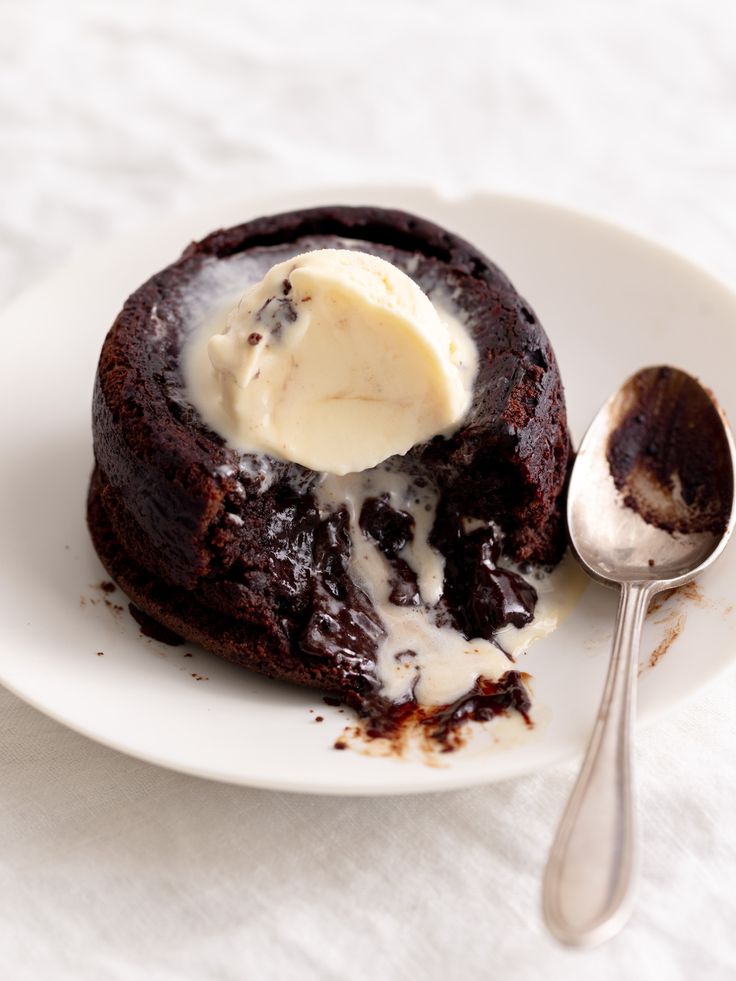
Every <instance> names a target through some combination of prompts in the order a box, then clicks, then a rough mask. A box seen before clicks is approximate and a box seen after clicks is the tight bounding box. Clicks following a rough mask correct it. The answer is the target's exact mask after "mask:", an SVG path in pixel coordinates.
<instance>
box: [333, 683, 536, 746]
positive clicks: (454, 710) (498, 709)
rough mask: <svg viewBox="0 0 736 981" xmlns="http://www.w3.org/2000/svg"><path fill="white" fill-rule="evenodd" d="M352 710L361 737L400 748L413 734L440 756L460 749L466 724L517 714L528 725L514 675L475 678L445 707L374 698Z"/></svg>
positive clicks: (527, 704)
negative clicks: (360, 722) (360, 721)
mask: <svg viewBox="0 0 736 981" xmlns="http://www.w3.org/2000/svg"><path fill="white" fill-rule="evenodd" d="M353 707H354V708H357V710H358V713H359V714H360V715H361V716H362V717H363V726H362V728H361V729H360V734H361V736H363V737H365V738H367V739H369V740H371V739H386V740H388V741H389V742H393V743H396V744H397V745H400V744H401V743H402V741H403V739H404V737H405V736H406V735H408V734H410V733H411V732H416V733H418V735H420V737H422V738H423V739H424V740H425V742H428V743H429V744H430V745H431V746H432V747H434V748H435V749H439V750H440V751H441V752H443V753H449V752H452V751H454V750H456V749H459V748H460V746H461V745H462V744H463V739H462V735H461V730H462V729H463V727H464V725H465V724H466V723H467V722H471V721H473V722H487V721H489V720H490V719H493V718H495V717H496V716H498V715H505V714H507V713H508V712H510V711H517V712H519V713H520V714H521V715H522V716H523V717H524V720H525V722H526V723H527V725H531V720H530V718H529V712H530V710H531V701H530V699H529V693H528V692H527V689H526V687H525V685H524V681H523V676H522V675H521V674H520V673H519V672H518V671H507V672H506V674H504V675H503V676H502V677H501V678H499V680H498V681H490V680H489V679H488V678H478V679H477V680H476V682H475V684H474V685H473V687H472V688H471V689H470V690H469V691H468V692H466V693H465V694H464V695H461V696H460V698H457V699H455V701H453V702H450V703H448V704H447V705H439V706H433V707H429V708H428V707H426V706H422V705H418V704H417V703H416V701H415V700H414V699H413V698H408V699H406V700H405V701H403V702H398V703H397V702H388V701H387V700H386V699H380V698H376V699H372V700H370V701H366V702H363V703H362V704H358V705H354V706H353ZM340 742H342V740H340ZM335 748H338V749H343V748H344V746H337V745H336V747H335Z"/></svg>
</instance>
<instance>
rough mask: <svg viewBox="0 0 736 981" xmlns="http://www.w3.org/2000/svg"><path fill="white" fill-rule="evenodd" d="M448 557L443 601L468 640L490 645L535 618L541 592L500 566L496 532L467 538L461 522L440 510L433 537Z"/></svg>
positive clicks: (455, 514)
mask: <svg viewBox="0 0 736 981" xmlns="http://www.w3.org/2000/svg"><path fill="white" fill-rule="evenodd" d="M433 541H434V544H435V545H436V546H437V547H438V548H439V549H440V551H441V552H442V553H443V554H444V556H445V560H446V565H445V597H446V600H447V604H448V606H449V608H450V610H451V611H452V613H453V615H454V617H455V619H456V621H457V623H458V625H459V626H460V628H461V629H462V631H463V633H464V634H465V636H466V637H469V638H471V637H483V638H485V639H486V640H491V639H492V638H493V636H494V634H495V633H497V632H498V631H499V630H500V629H501V628H502V627H505V626H507V625H508V624H513V626H515V627H523V626H524V625H525V624H527V623H530V622H531V620H532V619H533V617H534V608H535V606H536V602H537V591H536V590H535V589H534V587H533V586H532V585H531V584H530V583H528V582H527V581H526V580H525V579H523V578H522V577H521V576H520V575H518V574H517V573H515V572H512V571H510V570H509V569H504V568H501V567H499V566H498V561H499V559H500V557H501V546H500V544H499V543H498V542H497V541H496V538H495V536H494V533H493V529H492V528H490V527H482V528H477V529H475V530H474V531H471V532H470V533H465V531H464V522H463V518H462V517H461V516H460V515H459V514H458V512H457V510H455V509H453V508H448V507H446V508H444V509H442V511H441V513H440V515H439V516H438V520H437V522H436V524H435V530H434V532H433Z"/></svg>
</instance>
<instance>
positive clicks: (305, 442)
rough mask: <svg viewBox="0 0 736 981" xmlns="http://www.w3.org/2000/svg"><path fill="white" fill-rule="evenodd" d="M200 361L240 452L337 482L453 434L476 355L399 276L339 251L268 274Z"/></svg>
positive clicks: (211, 400) (458, 329)
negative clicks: (292, 465)
mask: <svg viewBox="0 0 736 981" xmlns="http://www.w3.org/2000/svg"><path fill="white" fill-rule="evenodd" d="M208 353H209V360H210V362H211V365H210V366H208V368H209V370H210V371H211V372H213V373H214V379H210V381H211V382H213V383H212V384H210V385H209V387H207V386H205V389H206V392H209V395H206V393H205V396H203V398H204V399H205V401H206V403H207V404H206V405H204V406H203V405H202V404H200V405H199V406H198V407H199V408H200V411H202V412H203V415H204V416H205V418H206V420H207V421H208V423H209V424H210V425H212V426H213V427H214V428H215V429H217V430H218V431H219V432H220V433H221V434H222V435H223V436H224V437H225V438H226V439H227V440H228V441H229V442H230V443H231V444H232V445H234V446H236V447H237V448H239V449H241V450H243V451H245V452H263V453H268V454H271V455H272V456H276V457H279V458H281V459H285V460H290V461H293V462H295V463H300V464H302V465H303V466H305V467H309V468H310V469H312V470H318V471H323V472H326V473H331V474H340V475H341V474H346V473H352V472H355V471H360V470H365V469H367V468H369V467H373V466H375V465H376V464H378V463H380V462H381V461H383V460H385V459H386V458H387V457H390V456H393V455H394V454H403V453H406V452H407V450H409V449H410V448H411V447H412V446H414V445H415V444H416V443H420V442H423V441H425V440H427V439H429V438H431V437H432V436H435V435H437V434H440V433H449V432H451V431H453V430H454V429H455V428H457V426H458V424H459V423H460V421H461V420H462V418H463V416H464V415H465V413H466V412H467V409H468V406H469V404H470V397H471V391H472V382H473V377H474V374H475V368H476V358H477V355H476V351H475V346H474V344H473V342H472V340H471V339H470V337H469V336H468V334H467V332H465V330H464V328H463V327H462V326H461V325H460V324H459V323H458V322H457V321H452V318H442V317H441V316H440V314H439V313H438V310H437V309H436V308H435V307H434V306H433V304H432V302H431V301H430V300H429V298H428V297H427V296H426V294H425V293H423V292H422V290H421V289H420V288H419V287H418V286H417V285H416V284H415V283H414V282H413V280H411V279H410V278H409V276H407V275H406V274H405V273H403V272H402V271H401V270H400V269H398V268H396V267H395V266H394V265H392V264H391V263H390V262H387V261H386V260H385V259H380V258H378V257H376V256H373V255H368V254H366V253H363V252H357V251H353V250H348V249H321V250H316V251H313V252H306V253H304V254H303V255H298V256H295V257H294V258H292V259H289V260H287V261H286V262H282V263H279V264H278V265H275V266H273V267H272V268H271V269H270V270H269V271H268V273H267V274H266V276H265V277H264V278H263V279H262V280H261V282H259V283H257V284H256V285H255V286H253V287H252V288H251V289H249V290H248V291H247V292H246V293H245V294H244V295H243V296H242V298H241V299H240V301H239V303H238V304H237V306H236V307H235V308H234V309H233V310H232V311H231V313H230V315H229V316H228V318H227V322H226V327H225V330H224V331H223V332H222V333H219V334H215V335H214V336H213V337H211V338H210V340H209V343H208ZM199 401H200V403H201V402H202V398H200V399H199Z"/></svg>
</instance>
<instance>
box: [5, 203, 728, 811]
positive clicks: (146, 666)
mask: <svg viewBox="0 0 736 981" xmlns="http://www.w3.org/2000/svg"><path fill="white" fill-rule="evenodd" d="M335 202H338V203H355V204H368V203H370V204H384V205H388V206H395V207H402V208H405V209H407V210H410V211H415V212H417V213H419V214H422V215H425V216H427V217H429V218H432V219H434V220H436V221H438V222H439V223H440V224H443V225H445V226H447V227H448V228H450V229H452V230H454V231H456V232H459V233H460V234H461V235H463V236H465V237H467V238H468V239H470V241H472V242H474V243H475V244H477V245H478V246H479V247H480V248H481V249H483V250H484V251H485V252H487V254H488V255H489V256H490V257H491V258H493V259H494V260H495V261H497V262H498V263H499V265H500V266H501V267H502V268H503V269H504V270H505V271H506V272H507V273H508V274H509V275H510V277H511V279H512V281H513V282H514V284H515V285H516V287H517V289H518V290H519V291H520V292H521V293H522V294H523V295H524V296H525V297H526V298H527V299H528V300H529V301H530V302H531V304H532V305H533V307H534V308H535V309H536V311H537V313H538V314H539V316H540V318H541V320H542V323H543V324H544V325H545V328H546V330H547V332H548V334H549V336H550V338H551V340H552V343H553V345H554V348H555V350H556V352H557V356H558V359H559V362H560V365H561V369H562V374H563V378H564V381H565V385H566V391H567V402H568V409H569V414H570V420H571V426H572V430H573V435H574V437H575V439H576V440H578V439H579V438H580V436H581V434H582V432H583V430H584V428H585V426H586V425H587V423H588V422H589V421H590V419H591V418H592V416H593V414H594V412H595V411H596V409H597V408H598V406H599V404H600V403H601V402H602V401H603V400H604V399H605V398H606V397H607V396H608V394H609V393H610V392H612V391H613V390H614V388H616V387H617V386H618V384H619V383H620V382H621V380H622V379H623V378H624V377H625V376H627V375H628V374H630V373H631V372H632V371H633V370H635V369H637V368H639V367H641V366H643V365H646V364H655V363H662V362H669V363H672V364H675V365H679V366H681V367H683V368H685V369H687V370H688V371H690V372H692V373H694V374H695V375H697V376H699V377H700V378H701V380H702V381H704V382H705V383H706V384H707V385H709V386H710V387H711V388H712V389H713V390H714V391H715V392H716V393H717V396H718V398H719V399H720V401H721V403H722V404H723V406H724V408H725V409H726V411H727V413H728V414H729V415H730V417H731V418H732V419H735V418H736V389H735V388H734V386H733V379H732V374H733V366H734V364H736V330H734V326H735V325H736V297H735V296H734V295H733V294H731V293H730V292H729V291H727V290H726V289H725V288H724V287H723V286H721V285H720V284H719V283H717V282H716V281H714V280H713V279H712V278H710V277H709V276H708V275H706V274H705V273H703V272H701V271H700V270H699V269H697V268H695V267H693V266H692V265H690V264H688V263H687V262H685V261H684V260H683V259H681V258H679V257H677V256H675V255H672V254H671V253H669V252H667V251H665V250H663V249H662V248H659V247H657V246H655V245H652V244H650V243H648V242H646V241H643V240H642V239H640V238H637V237H635V236H633V235H631V234H629V233H627V232H624V231H621V230H619V229H617V228H615V227H612V226H610V225H608V224H604V223H602V222H600V221H597V220H595V219H592V218H590V217H586V216H583V215H580V214H577V213H573V212H570V211H566V210H561V209H559V208H555V207H551V206H548V205H544V204H539V203H534V202H531V201H525V200H519V199H513V198H508V197H500V196H493V195H485V194H484V195H476V196H473V197H471V198H464V199H462V200H450V199H447V198H443V197H441V196H440V195H438V194H435V193H434V192H430V191H423V190H418V189H402V188H383V187H373V188H348V189H346V188H330V189H324V190H320V191H313V192H310V193H300V194H288V195H282V196H280V197H270V198H259V199H256V198H251V199H249V200H246V201H242V200H235V199H233V200H232V201H231V202H229V203H228V205H227V206H226V207H224V206H222V205H217V206H212V207H210V208H207V209H204V210H202V211H201V212H199V213H198V214H195V215H193V216H192V217H190V218H188V219H177V220H176V221H171V222H169V223H167V224H166V225H165V226H163V227H161V228H159V229H154V230H152V231H148V232H146V233H145V234H141V235H138V236H135V237H132V238H129V239H128V240H126V241H124V242H120V243H116V244H113V245H111V246H109V247H106V248H103V249H100V250H97V251H96V252H95V253H94V254H92V255H88V256H86V257H85V258H84V259H83V260H80V261H77V262H75V263H74V264H72V265H71V266H70V267H67V268H66V269H64V270H63V271H62V272H60V273H58V274H57V275H56V276H54V277H52V278H51V279H49V280H47V281H46V282H44V283H43V284H42V285H40V286H39V287H37V288H36V289H34V290H32V291H31V292H30V293H28V294H26V295H25V296H23V297H22V298H21V299H20V300H18V301H17V302H16V303H15V304H14V305H13V306H12V307H11V308H10V309H9V310H7V311H6V312H5V314H4V315H3V316H2V318H0V331H1V332H2V335H1V336H2V351H3V357H2V361H1V362H0V406H1V408H0V431H1V432H2V444H1V445H2V454H3V455H2V466H3V480H2V504H1V507H0V529H1V531H0V541H2V556H1V558H0V567H1V568H2V576H3V587H2V590H0V618H1V619H0V622H1V623H2V633H1V635H0V681H1V682H2V683H3V684H5V685H7V687H8V688H10V689H11V690H12V691H14V692H16V694H18V695H19V696H20V697H21V698H23V699H25V700H26V701H28V702H30V703H31V704H32V705H35V706H36V707H37V708H39V709H40V710H41V711H43V712H46V713H47V714H48V715H50V716H52V717H54V718H56V719H58V720H60V721H61V722H64V723H66V724H67V725H69V726H71V727H72V728H74V729H76V730H78V731H79V732H82V733H85V734H86V735H88V736H90V737H92V738H93V739H97V740H99V741H100V742H102V743H105V744H107V745H109V746H112V747H115V748H116V749H119V750H122V751H124V752H126V753H130V754H132V755H134V756H138V757H141V758H142V759H145V760H149V761H152V762H155V763H159V764H161V765H163V766H168V767H172V768H173V769H177V770H182V771H185V772H188V773H193V774H198V775H200V776H206V777H211V778H215V779H219V780H226V781H232V782H234V783H240V784H249V785H254V786H261V787H272V788H280V789H286V790H296V791H305V792H307V791H308V792H318V793H357V794H382V793H407V792H412V793H413V792H419V791H429V790H441V789H448V788H452V787H461V786H467V785H470V784H475V783H482V782H485V781H491V780H499V779H502V778H506V777H511V776H515V775H519V774H523V773H527V772H529V771H532V770H535V769H538V768H540V767H543V766H546V765H547V764H550V763H552V762H554V761H556V760H558V759H560V758H562V757H565V756H567V755H570V754H574V753H575V752H578V751H580V750H582V748H583V746H584V744H585V742H586V739H587V736H588V733H589V730H590V726H591V723H592V719H593V716H594V713H595V709H596V706H597V703H598V699H599V695H600V692H601V688H602V684H603V679H604V674H605V669H606V661H607V653H608V645H609V643H610V638H611V632H612V623H613V616H614V612H615V595H614V594H613V593H611V592H608V591H606V590H605V589H603V588H601V587H598V586H594V585H591V586H590V587H589V588H588V589H587V591H586V593H585V595H584V596H583V598H582V600H581V601H580V602H579V603H578V605H577V607H576V608H575V610H574V612H573V613H572V614H571V616H570V617H569V619H568V620H567V621H566V622H565V623H564V624H563V626H562V627H560V628H559V629H558V630H557V631H556V632H555V633H554V634H553V635H551V636H550V637H548V638H546V639H545V640H543V641H540V642H539V643H538V644H537V645H536V646H534V647H533V648H532V650H531V651H530V653H529V654H528V655H526V656H525V657H524V658H523V659H522V661H521V667H522V668H523V669H524V670H526V671H529V672H531V673H532V674H533V675H534V679H535V681H534V693H535V697H536V709H535V712H536V716H537V718H538V720H539V722H538V725H537V726H536V727H535V729H534V730H532V731H531V732H529V733H527V734H524V735H522V736H521V737H515V736H514V737H512V736H509V735H508V733H507V730H509V729H510V728H512V727H509V726H506V727H505V728H504V725H503V724H502V725H500V726H498V724H497V723H496V722H494V723H492V724H491V725H490V726H487V727H485V729H484V730H483V731H482V732H480V733H477V734H476V736H475V737H474V738H473V739H472V740H471V741H470V744H469V747H468V749H467V750H466V751H463V752H461V753H458V754H446V755H444V756H442V757H440V758H438V762H439V765H435V766H428V765H426V764H425V763H423V762H422V761H420V760H414V761H405V760H397V759H395V758H386V757H374V756H366V755H362V754H360V753H358V752H353V751H348V752H336V751H335V750H334V749H332V744H333V742H334V740H335V738H336V737H337V736H338V734H339V733H340V732H341V730H342V728H343V726H344V725H345V722H346V716H345V715H344V714H341V713H340V712H338V710H337V709H335V708H330V707H328V706H326V705H325V704H323V703H322V701H321V699H320V697H319V696H318V695H317V694H316V693H313V692H308V691H302V690H299V689H296V688H292V687H290V686H287V685H282V684H278V683H275V682H271V681H268V680H266V679H262V678H260V677H258V676H256V675H254V674H250V673H249V672H247V671H244V670H242V669H238V668H235V667H232V666H230V665H228V664H226V663H224V662H222V661H220V660H218V659H217V658H215V657H213V656H211V655H208V654H206V653H204V652H202V651H199V650H197V649H196V648H193V647H192V646H191V645H185V646H184V647H179V648H174V647H166V646H164V645H161V644H159V643H157V642H155V641H151V640H148V639H146V638H143V637H142V636H141V634H140V633H139V630H138V627H137V625H136V624H135V623H134V622H133V620H132V618H131V617H130V616H129V614H128V611H127V604H126V603H125V601H124V599H123V598H122V596H121V594H120V593H119V592H118V593H115V594H111V595H107V594H105V593H103V592H102V591H101V590H100V589H99V588H96V584H99V583H100V581H101V580H103V579H104V578H105V574H104V571H103V569H102V566H101V565H100V564H99V562H98V560H97V558H96V556H95V554H94V552H93V550H92V547H91V545H90V542H89V539H88V536H87V531H86V527H85V521H84V510H85V493H86V484H87V479H88V476H89V472H90V468H91V464H92V453H91V438H90V401H91V391H92V381H93V377H94V371H95V365H96V361H97V356H98V352H99V349H100V345H101V343H102V340H103V338H104V336H105V333H106V331H107V329H108V326H109V325H110V323H111V322H112V319H113V317H114V315H115V313H116V312H117V310H118V309H119V307H120V305H121V303H122V301H123V300H124V298H125V297H126V296H127V294H128V293H129V292H130V291H131V290H133V289H134V288H135V287H136V286H137V285H139V283H140V282H142V281H143V280H144V279H146V278H147V277H148V275H149V274H150V273H151V272H153V271H154V270H157V269H159V268H160V267H162V266H164V265H166V264H167V263H168V262H170V261H171V260H172V259H174V258H175V257H176V256H177V255H178V254H179V253H180V252H181V250H182V248H183V247H184V246H185V245H186V244H187V242H188V241H190V240H191V239H192V238H195V237H200V236H201V235H203V234H205V233H206V232H208V231H210V230H211V229H212V228H214V227H217V226H219V225H225V224H235V223H237V222H239V221H243V220H245V219H248V218H251V217H255V216H256V215H258V214H265V213H268V212H274V211H281V210H286V209H291V208H295V207H301V206H307V205H313V204H324V203H335ZM735 574H736V549H734V548H730V549H727V550H726V553H725V554H724V556H723V557H722V559H721V560H720V561H719V562H718V563H717V565H716V567H715V568H714V569H713V570H712V571H711V572H710V573H709V574H708V575H707V576H704V577H703V578H702V580H701V582H700V583H699V588H700V594H701V595H700V598H697V597H696V598H695V599H693V598H692V597H691V598H690V599H687V598H684V597H676V598H673V599H671V600H669V601H668V603H667V604H666V605H665V606H664V607H662V609H661V610H660V611H659V613H658V614H655V615H654V616H653V617H650V619H649V622H648V624H647V627H646V629H645V635H644V644H643V648H642V659H643V663H644V664H645V665H646V663H647V662H648V660H649V659H650V655H651V654H652V652H654V651H655V649H656V648H657V647H658V646H662V647H666V646H667V641H668V639H672V638H673V637H674V638H675V639H674V641H673V642H672V643H671V645H670V648H669V650H668V651H667V653H666V655H665V656H663V657H661V658H660V659H659V662H658V663H657V665H656V667H653V668H649V667H645V669H644V670H643V671H642V676H641V685H640V700H639V714H640V718H641V719H642V720H649V719H652V718H654V717H655V716H656V715H657V714H659V713H660V712H662V711H664V710H667V709H670V708H672V707H673V706H675V705H676V704H677V703H678V702H679V701H680V700H681V699H683V698H685V697H686V696H688V695H689V694H691V693H692V692H693V691H695V690H696V689H697V688H699V687H700V686H702V685H703V684H705V683H706V682H709V681H711V680H712V679H713V678H715V677H716V676H717V675H718V674H719V673H720V672H721V671H722V670H723V669H725V668H726V667H728V666H729V665H731V664H733V662H734V660H735V659H736V617H734V615H733V614H732V612H731V607H730V603H731V599H730V595H731V593H732V587H731V586H730V584H731V583H733V582H734V577H735ZM105 600H107V603H106V602H105ZM116 606H118V607H120V606H122V607H124V608H123V609H122V610H121V609H115V607H116ZM677 634H679V636H676V637H675V635H677ZM97 652H104V654H103V656H100V655H98V653H97ZM185 653H189V654H191V655H192V656H190V657H185V656H184V655H185ZM653 659H656V655H655V658H653ZM198 678H199V679H200V680H198ZM310 709H312V710H313V711H312V712H310ZM317 714H319V715H321V716H323V717H324V722H322V723H316V722H315V715H317ZM494 727H495V728H494ZM494 733H495V734H500V738H496V736H495V735H494Z"/></svg>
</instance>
